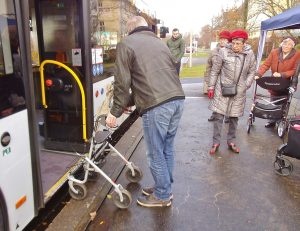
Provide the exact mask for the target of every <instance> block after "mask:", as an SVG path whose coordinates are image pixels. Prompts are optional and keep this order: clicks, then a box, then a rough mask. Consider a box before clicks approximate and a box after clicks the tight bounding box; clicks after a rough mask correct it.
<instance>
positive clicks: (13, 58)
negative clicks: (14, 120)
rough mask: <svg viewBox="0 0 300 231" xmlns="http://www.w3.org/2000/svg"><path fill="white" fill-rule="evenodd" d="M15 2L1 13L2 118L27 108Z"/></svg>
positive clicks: (0, 92) (0, 98)
mask: <svg viewBox="0 0 300 231" xmlns="http://www.w3.org/2000/svg"><path fill="white" fill-rule="evenodd" d="M17 31H18V30H17V24H16V17H15V11H14V4H13V1H10V0H6V1H4V2H3V3H2V6H1V11H0V118H3V117H6V116H9V115H12V114H13V113H15V112H18V111H20V110H22V109H24V108H25V93H24V83H23V77H22V72H21V59H20V50H19V38H18V32H17Z"/></svg>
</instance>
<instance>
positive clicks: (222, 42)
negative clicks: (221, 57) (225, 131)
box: [203, 30, 231, 122]
mask: <svg viewBox="0 0 300 231" xmlns="http://www.w3.org/2000/svg"><path fill="white" fill-rule="evenodd" d="M230 36H231V35H230V32H229V31H228V30H223V31H221V32H220V33H219V43H218V45H217V47H216V48H215V49H213V50H212V53H211V55H210V57H209V58H208V60H207V65H206V70H205V73H204V83H203V94H207V86H208V83H209V76H210V72H211V68H212V66H213V57H214V56H215V55H217V54H218V52H219V50H220V49H221V48H223V47H225V46H226V44H228V43H229V42H231V37H230ZM214 120H215V114H214V112H213V113H212V115H211V117H210V118H209V119H208V121H214ZM225 122H228V119H227V120H226V119H225Z"/></svg>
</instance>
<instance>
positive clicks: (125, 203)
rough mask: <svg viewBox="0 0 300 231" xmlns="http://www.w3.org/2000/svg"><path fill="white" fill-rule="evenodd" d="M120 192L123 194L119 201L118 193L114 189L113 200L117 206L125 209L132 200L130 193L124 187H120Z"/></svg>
mask: <svg viewBox="0 0 300 231" xmlns="http://www.w3.org/2000/svg"><path fill="white" fill-rule="evenodd" d="M121 193H122V196H123V201H121V198H120V196H119V194H118V193H117V192H116V191H114V192H113V194H112V199H113V202H114V204H115V205H116V206H117V207H118V208H120V209H127V208H128V207H129V206H130V204H131V202H132V197H131V193H130V192H128V191H127V190H126V189H121Z"/></svg>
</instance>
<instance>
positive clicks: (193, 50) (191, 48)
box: [185, 46, 195, 53]
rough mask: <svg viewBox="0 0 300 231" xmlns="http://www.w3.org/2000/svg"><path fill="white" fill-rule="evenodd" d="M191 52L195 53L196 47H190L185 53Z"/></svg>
mask: <svg viewBox="0 0 300 231" xmlns="http://www.w3.org/2000/svg"><path fill="white" fill-rule="evenodd" d="M191 51H192V53H194V52H195V48H194V47H190V46H188V47H186V48H185V53H190V52H191Z"/></svg>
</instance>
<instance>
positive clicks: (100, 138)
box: [94, 131, 110, 144]
mask: <svg viewBox="0 0 300 231" xmlns="http://www.w3.org/2000/svg"><path fill="white" fill-rule="evenodd" d="M109 136H110V132H109V131H97V132H96V134H95V137H94V140H95V141H96V143H98V144H101V143H103V142H104V141H106V140H107V139H108V137H109Z"/></svg>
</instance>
